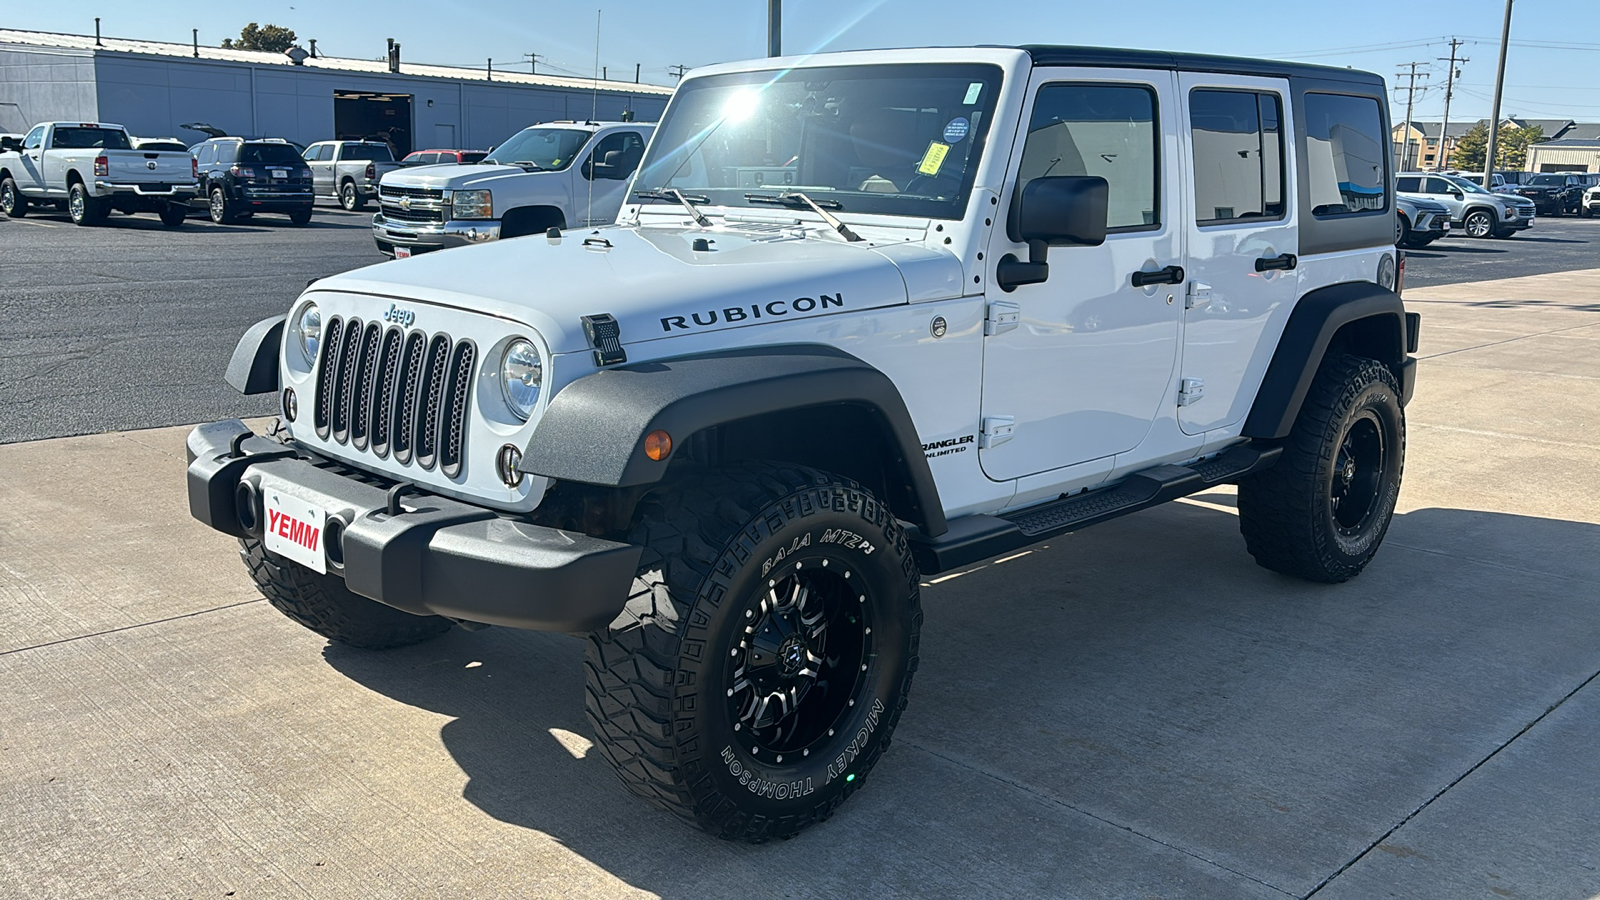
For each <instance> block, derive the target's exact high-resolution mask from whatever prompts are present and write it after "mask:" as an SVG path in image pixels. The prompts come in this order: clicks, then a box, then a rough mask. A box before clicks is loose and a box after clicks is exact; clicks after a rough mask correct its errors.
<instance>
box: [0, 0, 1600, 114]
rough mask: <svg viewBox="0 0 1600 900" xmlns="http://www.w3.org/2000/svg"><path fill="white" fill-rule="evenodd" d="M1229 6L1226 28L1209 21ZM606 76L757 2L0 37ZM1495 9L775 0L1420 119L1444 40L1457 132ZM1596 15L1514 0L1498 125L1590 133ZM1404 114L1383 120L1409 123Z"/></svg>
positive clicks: (387, 13) (802, 33) (235, 8)
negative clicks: (1101, 49) (1275, 88)
mask: <svg viewBox="0 0 1600 900" xmlns="http://www.w3.org/2000/svg"><path fill="white" fill-rule="evenodd" d="M1227 6H1231V10H1229V11H1221V10H1223V9H1225V8H1227ZM597 9H599V10H601V11H602V15H601V16H600V21H601V30H600V61H601V64H602V65H605V66H606V67H607V68H608V70H609V74H610V75H611V76H612V77H618V76H619V75H621V76H625V77H631V76H632V74H633V67H634V64H635V63H638V64H639V65H641V66H642V68H643V74H644V80H645V81H650V82H655V83H658V84H671V83H672V79H671V78H670V77H669V76H668V75H667V67H668V66H672V65H677V64H683V65H687V66H690V67H691V68H692V67H694V66H696V65H703V64H705V63H712V62H722V61H726V60H734V59H743V58H749V57H755V56H762V55H765V52H766V9H767V4H766V2H765V0H680V2H666V0H609V2H607V0H591V2H581V0H579V2H572V0H569V2H563V3H549V2H540V3H533V2H522V3H504V2H500V3H496V2H483V0H476V2H465V0H428V2H414V0H338V2H332V0H287V2H286V0H265V2H261V0H252V2H251V3H247V4H233V3H220V4H197V3H173V2H170V0H167V2H163V0H156V2H144V3H130V2H126V0H121V2H108V0H96V2H88V0H49V2H33V3H27V2H18V3H10V4H7V9H6V13H5V15H4V16H3V18H0V27H4V28H20V29H30V30H39V31H62V32H69V33H76V34H90V33H93V30H94V17H95V16H96V15H99V16H101V18H102V23H103V24H102V27H103V28H104V32H105V33H106V34H107V35H111V36H116V37H128V38H141V39H147V40H171V41H181V42H187V41H188V40H189V29H191V28H199V29H200V38H201V40H202V41H203V42H204V43H207V44H213V45H214V44H217V43H220V42H221V40H222V38H224V37H227V36H237V35H238V33H239V29H240V28H241V27H242V26H243V25H244V24H245V23H246V22H248V21H252V20H253V21H258V22H262V23H266V22H272V23H275V24H279V25H284V26H287V27H289V28H292V29H294V30H295V31H296V32H297V33H298V34H299V36H300V37H301V39H302V42H303V41H304V39H306V38H316V39H317V46H318V49H319V50H320V51H321V52H324V53H327V54H329V55H336V56H354V57H367V58H374V59H376V58H380V57H382V56H383V54H384V47H385V43H384V39H385V38H389V37H392V38H395V39H396V40H398V41H400V43H401V44H402V45H403V50H402V54H403V56H404V58H405V59H409V60H415V61H418V62H430V63H443V64H455V65H471V66H481V65H483V63H484V60H485V59H486V58H489V57H493V58H494V60H495V65H496V67H497V68H499V67H501V66H512V65H517V67H518V68H520V69H521V70H523V71H526V67H527V64H526V62H522V61H521V60H522V54H524V53H530V52H532V53H538V54H540V55H541V56H542V57H544V62H543V63H541V65H542V66H545V67H546V68H545V69H542V70H546V71H560V72H565V73H571V74H583V75H587V74H589V72H590V70H591V69H592V67H593V65H594V59H595V19H596V15H595V13H596V10H597ZM1503 10H1504V3H1503V2H1502V0H1450V2H1449V3H1447V4H1446V3H1411V2H1406V0H1315V2H1310V0H1244V2H1240V3H1236V4H1229V5H1226V6H1225V5H1224V4H1222V3H1215V2H1206V0H1122V2H1115V0H1111V2H1107V0H1096V2H1084V0H1054V2H1033V0H1013V2H1010V3H998V2H987V3H974V2H971V0H964V2H956V0H854V2H848V0H786V2H785V3H784V49H785V51H786V52H790V53H793V52H810V51H818V50H850V49H861V48H870V47H905V46H925V45H951V44H1017V43H1028V42H1036V43H1071V44H1095V45H1104V46H1113V47H1127V46H1135V47H1144V48H1157V49H1167V50H1188V51H1195V52H1204V53H1221V54H1231V55H1244V56H1265V57H1274V58H1282V59H1305V60H1307V61H1310V62H1318V63H1322V64H1326V65H1337V66H1354V67H1356V68H1363V69H1368V70H1370V71H1374V72H1378V73H1379V74H1381V75H1383V76H1384V77H1385V78H1387V79H1389V81H1390V85H1391V87H1393V86H1394V85H1395V84H1396V83H1397V80H1396V78H1395V74H1396V73H1397V72H1398V71H1400V69H1401V66H1402V65H1403V64H1405V63H1409V62H1412V61H1420V62H1428V63H1430V64H1431V65H1432V76H1433V77H1431V78H1429V79H1426V80H1425V81H1424V80H1420V79H1419V82H1418V83H1419V85H1423V84H1425V85H1428V86H1429V89H1428V90H1426V91H1425V92H1419V94H1418V98H1417V105H1416V113H1415V118H1418V119H1435V120H1437V119H1438V117H1439V115H1440V114H1441V112H1442V111H1443V106H1444V90H1443V83H1444V75H1445V68H1446V67H1445V64H1444V63H1443V62H1439V61H1437V59H1436V58H1437V57H1441V56H1448V55H1449V48H1448V47H1447V46H1446V45H1445V41H1446V40H1447V39H1448V38H1449V37H1450V36H1452V35H1453V36H1456V37H1460V38H1463V39H1465V40H1467V41H1468V43H1467V44H1466V45H1465V47H1464V48H1463V49H1462V53H1463V54H1464V55H1465V56H1468V57H1470V58H1471V62H1468V63H1466V64H1465V65H1463V66H1461V69H1462V73H1463V74H1462V80H1461V83H1460V90H1459V91H1458V92H1457V93H1456V97H1455V100H1454V101H1453V102H1452V104H1451V115H1450V118H1451V119H1452V120H1459V119H1463V118H1479V117H1483V116H1487V115H1488V113H1489V100H1490V97H1491V95H1492V93H1493V90H1494V68H1495V56H1496V54H1497V53H1498V42H1499V34H1500V19H1501V15H1502V12H1503ZM1597 73H1600V0H1518V3H1517V8H1516V15H1515V18H1514V19H1513V21H1512V46H1511V51H1510V57H1509V61H1508V64H1507V77H1506V82H1507V87H1506V92H1505V94H1506V102H1505V110H1506V112H1507V113H1510V114H1519V115H1525V116H1529V117H1533V118H1573V119H1577V120H1579V121H1600V77H1597ZM1404 109H1405V107H1404V97H1403V95H1402V96H1400V97H1399V99H1398V103H1397V105H1396V106H1395V117H1396V119H1398V118H1399V117H1400V116H1401V115H1403V113H1404Z"/></svg>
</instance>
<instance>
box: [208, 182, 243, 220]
mask: <svg viewBox="0 0 1600 900" xmlns="http://www.w3.org/2000/svg"><path fill="white" fill-rule="evenodd" d="M206 210H207V211H208V212H209V213H210V214H211V221H213V222H215V223H217V224H218V225H228V224H231V223H232V222H233V221H234V219H235V218H236V217H235V216H234V213H233V203H232V202H230V201H229V200H228V192H227V191H224V190H223V189H222V187H221V185H218V186H216V187H213V188H212V189H211V194H210V197H209V200H208V202H207V204H206Z"/></svg>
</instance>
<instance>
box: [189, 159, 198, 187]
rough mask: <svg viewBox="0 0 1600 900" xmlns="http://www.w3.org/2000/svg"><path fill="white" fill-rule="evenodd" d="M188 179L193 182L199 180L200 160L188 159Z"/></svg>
mask: <svg viewBox="0 0 1600 900" xmlns="http://www.w3.org/2000/svg"><path fill="white" fill-rule="evenodd" d="M189 177H190V178H193V179H194V180H195V181H199V180H200V160H198V159H195V158H194V157H192V156H191V157H189Z"/></svg>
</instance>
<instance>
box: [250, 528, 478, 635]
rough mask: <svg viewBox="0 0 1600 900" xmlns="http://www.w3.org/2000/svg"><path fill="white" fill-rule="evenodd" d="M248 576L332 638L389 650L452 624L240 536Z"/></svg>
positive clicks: (282, 608) (270, 598) (276, 603)
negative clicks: (371, 595)
mask: <svg viewBox="0 0 1600 900" xmlns="http://www.w3.org/2000/svg"><path fill="white" fill-rule="evenodd" d="M239 547H240V549H239V556H240V557H242V558H243V559H244V565H245V568H246V569H249V570H250V577H251V578H252V579H253V580H254V581H255V583H256V587H257V588H258V589H260V591H261V594H262V596H264V597H266V598H267V602H268V603H270V604H272V605H273V607H274V608H275V609H277V610H278V612H281V613H283V614H284V615H285V616H288V617H289V618H290V619H292V620H294V621H295V622H298V623H300V624H301V625H304V626H305V627H307V628H309V629H311V630H312V631H315V632H316V633H317V634H320V635H322V636H323V637H325V638H327V639H328V640H330V641H336V642H338V643H341V644H349V645H351V646H352V647H364V648H366V649H369V650H385V649H388V648H390V647H404V646H407V645H409V644H417V643H421V642H422V641H426V640H428V639H430V638H435V637H438V636H439V635H441V634H444V633H445V632H446V631H449V630H450V624H451V623H450V620H449V619H446V618H443V617H440V616H414V615H412V614H410V613H408V612H401V611H400V610H398V609H395V608H394V607H392V606H384V605H383V604H382V603H379V602H378V601H376V600H369V599H367V598H366V597H362V596H361V595H359V594H356V593H353V592H352V591H351V590H350V589H349V588H347V587H345V586H344V579H343V578H340V577H339V576H337V575H319V574H318V573H316V572H313V571H311V570H310V569H307V568H304V567H302V566H300V565H298V564H296V563H293V562H289V561H287V560H283V559H280V558H278V557H276V556H269V555H268V554H267V552H266V549H265V548H263V547H262V546H261V542H260V541H256V540H242V541H240V542H239Z"/></svg>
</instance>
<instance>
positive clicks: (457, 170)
mask: <svg viewBox="0 0 1600 900" xmlns="http://www.w3.org/2000/svg"><path fill="white" fill-rule="evenodd" d="M545 174H552V173H548V172H538V171H534V172H529V171H528V170H526V169H524V168H522V167H521V166H486V165H482V164H476V163H475V164H473V165H469V166H459V165H452V164H444V165H437V164H436V165H431V166H409V167H407V168H403V169H398V170H396V171H394V172H391V173H390V174H388V175H385V176H384V177H383V183H384V184H387V185H390V186H392V187H408V188H432V189H434V190H443V191H454V190H462V189H467V188H471V189H474V190H485V189H487V190H494V187H495V183H496V182H498V181H501V180H502V179H505V178H523V177H526V176H529V175H545Z"/></svg>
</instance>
